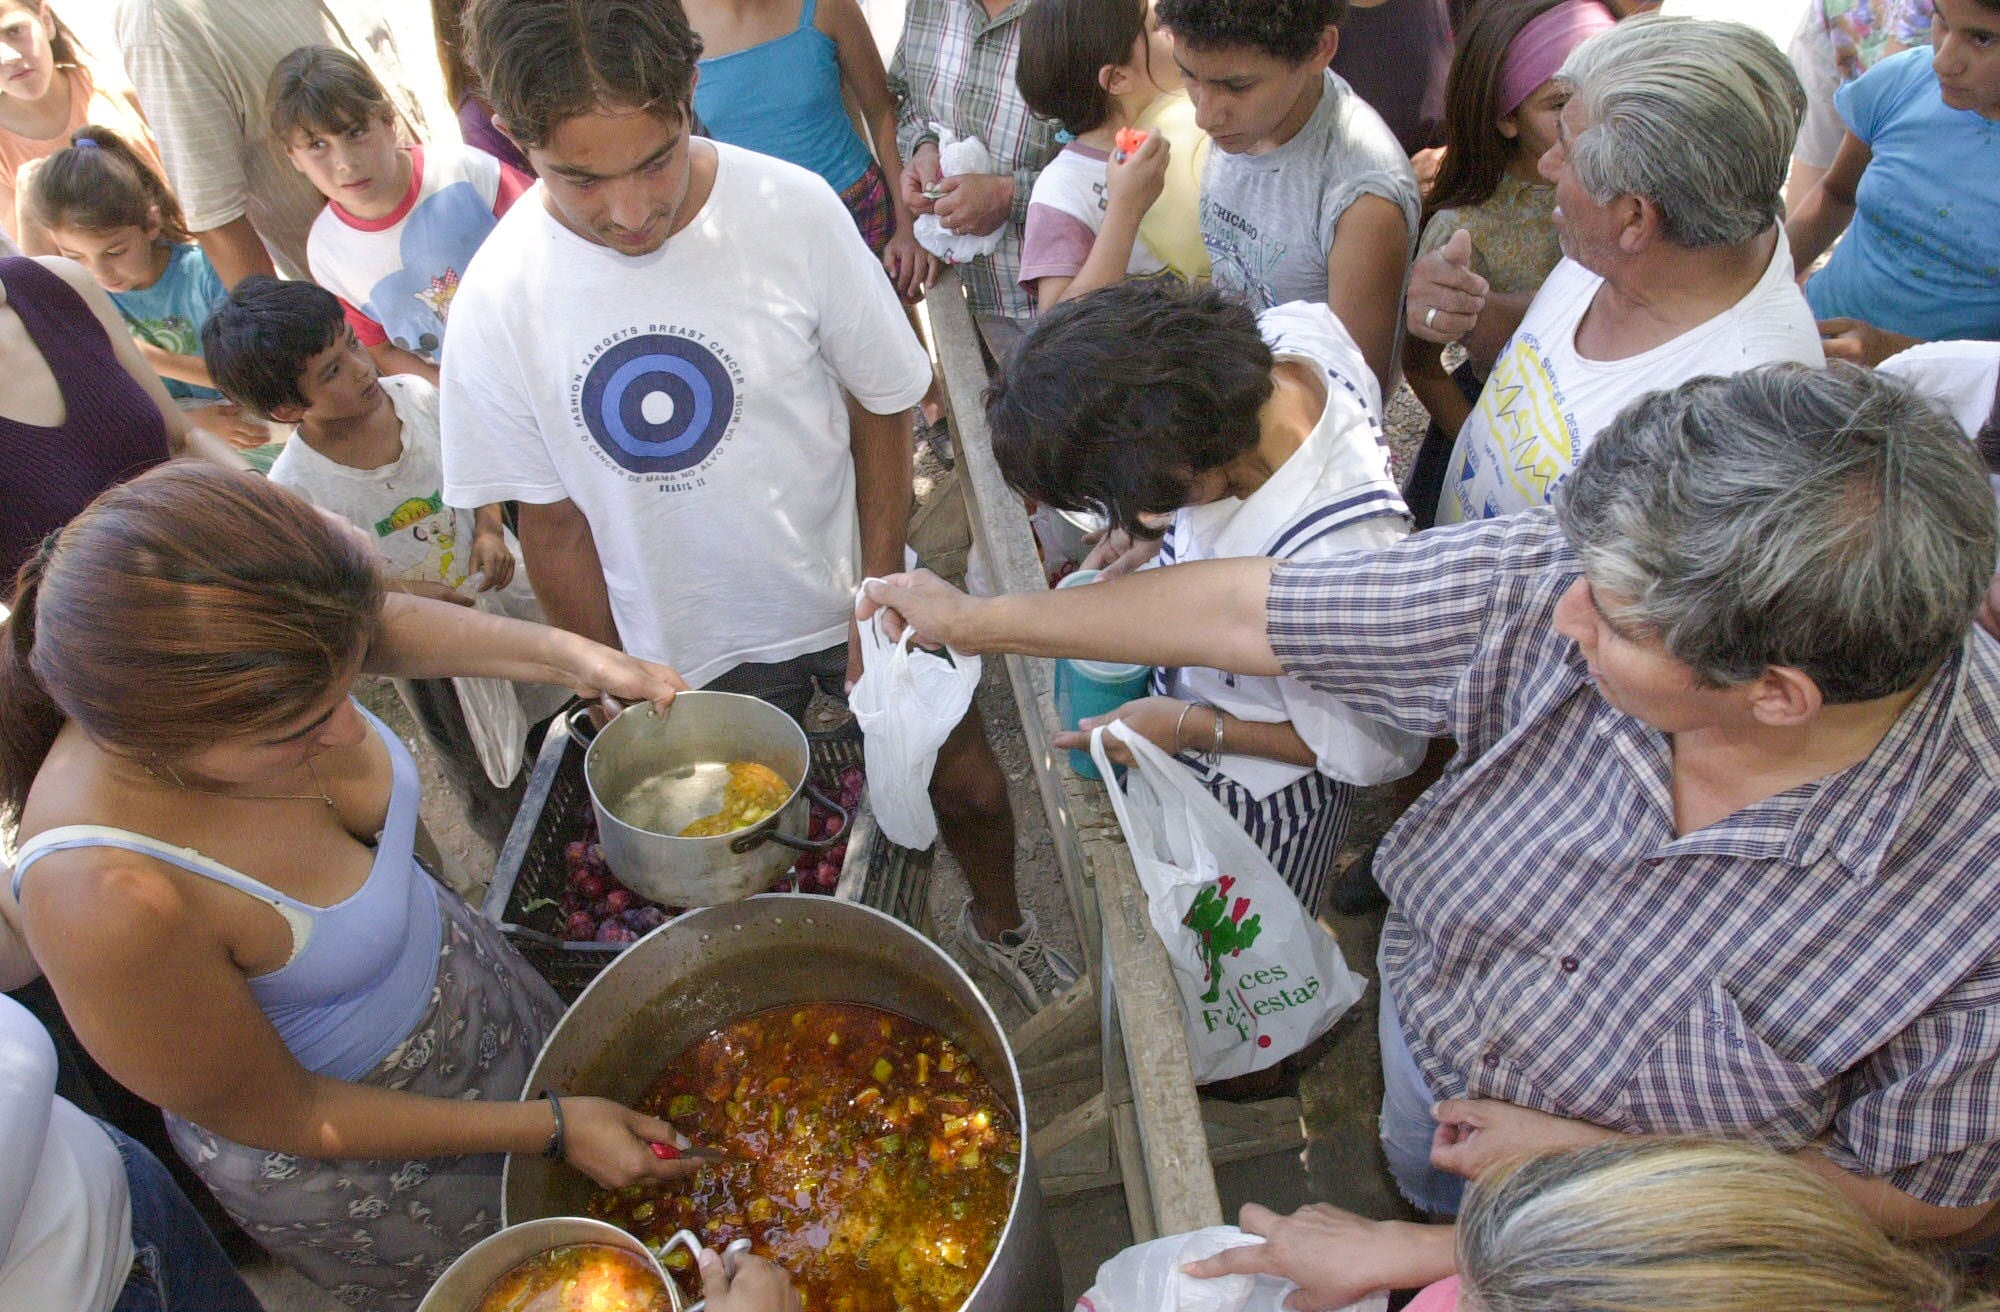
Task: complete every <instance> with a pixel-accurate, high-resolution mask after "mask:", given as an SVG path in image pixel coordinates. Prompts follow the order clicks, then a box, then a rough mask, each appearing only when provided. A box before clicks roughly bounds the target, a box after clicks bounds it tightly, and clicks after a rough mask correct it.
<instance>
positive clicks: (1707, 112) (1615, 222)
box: [1407, 16, 1824, 524]
mask: <svg viewBox="0 0 2000 1312" xmlns="http://www.w3.org/2000/svg"><path fill="white" fill-rule="evenodd" d="M1558 77H1559V78H1560V79H1562V80H1563V81H1565V82H1567V83H1569V85H1570V86H1571V88H1572V89H1573V95H1572V98H1571V100H1570V102H1569V104H1568V105H1567V106H1566V107H1565V108H1564V110H1563V112H1562V117H1561V119H1560V123H1559V128H1558V135H1557V141H1556V144H1555V146H1554V147H1552V148H1551V149H1550V150H1549V152H1548V154H1546V155H1544V156H1543V157H1542V160H1541V169H1542V174H1543V176H1545V177H1547V178H1548V179H1549V180H1550V181H1552V182H1554V183H1555V184H1556V210H1555V214H1554V216H1553V218H1554V222H1555V225H1556V231H1557V233H1558V234H1559V235H1560V236H1561V238H1562V248H1563V255H1564V257H1565V258H1564V259H1563V261H1562V263H1561V264H1559V265H1557V266H1556V268H1555V271H1554V272H1552V273H1551V274H1550V275H1549V277H1548V281H1546V282H1545V283H1543V284H1542V288H1541V290H1540V292H1538V293H1537V294H1536V296H1535V299H1534V301H1533V303H1532V304H1530V305H1529V306H1528V309H1527V312H1526V316H1525V317H1524V318H1522V319H1521V320H1520V322H1519V326H1518V328H1513V329H1512V335H1511V337H1508V336H1507V333H1508V330H1509V328H1510V327H1511V325H1507V324H1505V323H1501V322H1498V320H1500V319H1501V318H1502V317H1504V313H1505V307H1502V306H1498V305H1496V306H1493V307H1490V308H1489V307H1487V306H1486V305H1485V304H1484V298H1483V295H1481V294H1476V293H1483V290H1484V280H1483V279H1481V278H1479V277H1478V276H1477V275H1476V274H1474V273H1473V272H1472V270H1471V268H1470V267H1469V266H1466V265H1464V264H1462V263H1458V264H1454V263H1452V262H1451V260H1450V259H1449V258H1447V257H1446V256H1444V255H1443V254H1442V253H1437V254H1433V255H1432V256H1428V257H1426V259H1425V260H1424V261H1420V262H1419V267H1418V268H1417V269H1416V270H1415V271H1414V272H1413V274H1412V277H1411V286H1410V292H1409V296H1408V300H1407V319H1408V326H1409V329H1410V331H1411V332H1413V333H1416V334H1417V335H1418V336H1420V337H1424V338H1427V339H1429V340H1432V341H1451V340H1455V339H1457V338H1459V337H1463V336H1467V335H1468V334H1479V335H1480V336H1481V337H1482V338H1483V339H1484V340H1486V341H1487V342H1493V341H1494V340H1495V338H1496V336H1497V337H1498V338H1500V339H1503V340H1505V343H1506V344H1505V346H1504V347H1503V348H1501V349H1500V350H1499V352H1498V356H1497V358H1496V359H1495V361H1494V365H1493V370H1492V373H1491V374H1490V375H1489V376H1488V377H1487V381H1486V388H1485V391H1484V392H1482V393H1481V394H1480V397H1479V403H1478V405H1477V406H1475V407H1474V409H1473V412H1472V416H1471V418H1469V419H1467V420H1466V422H1465V427H1464V428H1463V429H1462V430H1460V432H1459V434H1458V445H1457V447H1456V448H1455V449H1454V450H1453V452H1452V455H1451V459H1450V462H1449V464H1448V465H1447V467H1446V474H1445V486H1444V492H1443V495H1442V496H1441V497H1440V498H1439V501H1438V513H1437V517H1438V522H1439V523H1441V524H1448V523H1456V522H1460V521H1463V520H1470V519H1485V518H1489V517H1491V516H1493V515H1506V514H1512V513H1513V512H1515V511H1518V510H1526V509H1528V508H1529V507H1531V506H1539V505H1543V504H1545V503H1546V502H1547V501H1548V499H1549V494H1550V493H1551V492H1552V491H1553V490H1554V488H1555V486H1556V484H1557V483H1558V482H1560V481H1561V480H1562V478H1563V476H1564V475H1565V474H1566V473H1568V472H1569V469H1570V466H1571V465H1573V464H1574V463H1575V461H1576V458H1577V457H1578V456H1579V455H1581V454H1582V453H1583V451H1584V449H1585V448H1586V447H1587V446H1589V444H1590V442H1591V441H1592V440H1593V439H1594V438H1595V437H1596V436H1597V434H1598V432H1599V430H1601V429H1602V428H1603V427H1604V426H1605V425H1606V424H1608V423H1610V422H1611V419H1612V417H1613V416H1614V415H1616V414H1617V413H1618V412H1619V411H1620V410H1622V409H1624V408H1625V406H1626V405H1627V404H1628V403H1629V402H1631V401H1632V400H1633V399H1634V398H1635V397H1637V396H1639V395H1640V394H1641V393H1643V392H1647V391H1650V390H1652V389H1653V388H1656V387H1670V386H1672V385H1673V384H1675V383H1678V382H1680V381H1682V380H1683V379H1687V378H1695V377H1699V376H1700V375H1702V374H1726V373H1735V372H1736V371H1737V370H1740V369H1748V368H1750V367H1751V366H1753V365H1759V364H1765V363H1768V362H1771V361H1777V360H1794V361H1798V362H1799V363H1802V364H1813V365H1817V364H1821V363H1823V362H1824V357H1823V356H1822V355H1821V352H1820V344H1819V330H1818V329H1817V327H1816V326H1815V325H1814V323H1813V317H1812V311H1811V310H1810V309H1809V308H1808V307H1807V306H1806V303H1805V298H1804V297H1803V296H1802V295H1800V293H1799V290H1798V288H1797V286H1796V285H1795V284H1794V281H1793V276H1792V263H1791V254H1790V251H1789V249H1788V248H1787V245H1786V243H1785V240H1784V232H1783V230H1782V229H1781V228H1780V227H1779V225H1778V221H1777V220H1778V216H1779V214H1780V212H1781V210H1780V199H1779V197H1780V192H1781V191H1782V189H1783V187H1784V182H1785V170H1786V167H1787V165H1788V163H1789V161H1790V158H1791V149H1792V138H1793V137H1794V136H1795V135H1796V133H1797V131H1798V125H1799V116H1800V115H1801V114H1802V113H1803V112H1804V108H1805V93H1804V92H1803V91H1802V90H1801V89H1800V87H1799V81H1798V75H1797V74H1796V73H1794V72H1793V71H1792V66H1791V64H1790V63H1789V62H1787V60H1786V59H1785V56H1784V55H1783V54H1782V53H1780V52H1779V50H1778V48H1777V47H1776V46H1775V45H1773V44H1772V43H1771V41H1770V40H1769V38H1767V37H1765V36H1764V35H1763V34H1762V33H1760V32H1758V31H1756V30H1755V29H1753V28H1749V27H1745V26H1743V25H1741V24H1738V23H1716V22H1707V21H1702V20H1697V19H1691V18H1660V17H1657V16H1648V17H1643V18H1633V19H1628V20H1626V21H1625V22H1623V23H1620V24H1619V25H1618V26H1617V27H1614V28H1612V29H1611V30H1610V31H1607V32H1604V33H1602V34H1601V35H1599V36H1596V37H1593V38H1592V39H1591V40H1589V41H1586V42H1585V43H1584V44H1583V45H1581V46H1579V47H1577V49H1576V50H1575V52H1574V53H1572V54H1571V55H1570V57H1569V60H1568V61H1567V62H1566V63H1565V64H1564V65H1563V69H1562V72H1561V73H1560V74H1558ZM1453 249H1456V248H1455V247H1454V248H1453ZM1489 315H1490V316H1492V318H1493V319H1494V320H1495V322H1488V321H1487V320H1488V316H1489ZM1487 349H1488V350H1491V349H1492V347H1491V346H1489V347H1488V348H1487Z"/></svg>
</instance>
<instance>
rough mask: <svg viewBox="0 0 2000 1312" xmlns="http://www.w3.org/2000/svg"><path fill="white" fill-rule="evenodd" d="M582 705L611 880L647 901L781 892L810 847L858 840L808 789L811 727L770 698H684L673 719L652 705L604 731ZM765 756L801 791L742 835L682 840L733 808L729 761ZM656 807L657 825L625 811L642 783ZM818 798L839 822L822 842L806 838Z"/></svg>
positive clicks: (573, 721) (587, 774) (574, 729)
mask: <svg viewBox="0 0 2000 1312" xmlns="http://www.w3.org/2000/svg"><path fill="white" fill-rule="evenodd" d="M584 715H585V713H584V711H583V710H579V711H577V712H575V713H573V714H572V715H571V717H570V724H569V728H570V732H571V733H572V734H574V735H576V736H577V737H578V738H580V739H585V740H587V741H588V742H589V743H590V746H589V747H588V748H587V749H586V750H585V751H584V754H583V777H584V783H585V784H586V786H587V787H588V788H589V789H590V805H591V808H592V809H593V810H594V811H596V813H597V834H598V841H599V842H600V843H602V844H603V846H604V860H605V863H606V864H607V865H609V866H610V867H611V873H612V874H614V875H617V876H618V878H619V879H620V880H622V881H624V883H625V885H626V886H627V887H629V888H630V889H632V890H633V891H634V892H636V893H639V894H641V895H642V896H645V897H649V898H652V899H653V900H654V901H655V902H663V903H665V904H666V905H668V906H670V907H706V906H714V905H716V904H718V903H722V902H736V901H739V900H741V899H743V898H746V897H749V896H750V895H751V894H753V893H761V892H763V891H765V890H766V889H768V888H770V887H771V885H772V884H773V883H774V882H776V881H777V879H778V877H779V876H780V875H782V874H784V873H785V869H786V867H788V866H790V865H791V864H792V862H793V861H794V860H795V859H796V853H799V852H823V851H825V850H826V849H828V848H830V847H833V846H834V845H835V844H838V843H844V842H846V841H847V829H848V823H849V821H848V815H847V812H845V811H844V810H842V809H841V808H840V807H839V806H838V805H836V804H835V803H834V802H832V801H831V800H829V799H828V798H827V797H826V796H824V795H823V794H821V793H820V792H818V791H817V790H816V789H814V788H813V787H812V785H811V784H810V783H808V782H807V779H806V776H807V774H808V773H810V772H811V770H812V746H811V744H810V743H808V742H807V741H806V734H805V730H803V729H801V728H800V727H799V726H798V723H797V722H796V721H794V720H793V719H792V717H791V716H789V715H786V714H785V713H784V712H783V711H781V710H779V709H778V708H777V707H775V706H773V705H771V704H770V703H769V702H765V701H759V700H758V699H757V698H755V697H745V696H742V695H740V694H737V693H730V692H684V693H682V694H681V695H680V696H678V697H676V698H674V700H673V703H672V704H671V705H670V706H669V707H668V708H667V710H666V712H665V713H664V714H662V713H660V712H659V711H656V710H655V709H654V708H653V705H652V703H650V702H641V703H639V704H637V705H634V706H628V707H626V708H625V709H624V710H623V711H621V712H620V713H619V714H618V715H617V717H616V718H614V719H613V720H612V721H611V723H610V724H608V725H606V726H605V727H604V728H603V729H601V730H598V731H596V733H595V734H594V735H593V733H592V731H591V729H590V728H589V727H588V724H589V722H588V720H587V719H585V718H584ZM732 761H755V762H757V763H758V764H759V765H765V766H769V767H770V768H771V769H772V770H774V771H776V772H777V774H778V776H779V777H780V778H782V779H783V780H784V781H785V782H786V783H787V784H789V785H791V790H792V791H791V794H790V796H789V797H787V798H786V801H785V804H784V805H783V806H782V807H780V808H778V810H777V812H776V813H775V814H773V815H771V816H770V817H768V818H766V819H764V820H761V821H759V822H758V823H756V824H754V825H751V826H749V827H748V828H745V829H739V830H737V831H736V832H735V833H730V834H717V835H715V836H713V837H710V838H682V837H681V836H680V833H679V831H680V830H681V829H683V828H685V827H686V826H687V825H689V824H691V823H693V822H694V821H696V820H699V819H701V818H702V817H703V816H708V815H713V814H715V813H716V812H717V811H719V810H721V809H722V790H723V786H724V785H725V784H727V783H728V782H729V763H730V762H732ZM642 787H643V788H645V789H646V790H647V791H648V792H649V793H650V795H651V801H652V802H653V804H654V805H662V806H664V808H665V809H664V811H663V812H662V813H661V814H659V815H658V816H648V817H646V818H647V819H649V820H653V821H654V823H655V825H656V827H654V828H646V827H642V826H641V825H637V824H633V823H632V822H630V821H629V820H627V819H625V818H624V817H623V816H622V815H621V814H620V807H621V806H623V805H624V804H625V803H626V801H627V799H628V798H629V797H630V796H631V794H632V792H633V790H634V789H636V788H642ZM808 799H810V801H816V802H818V803H819V804H820V805H822V806H825V807H829V808H831V809H832V810H834V811H835V812H837V813H838V814H839V816H840V827H839V828H838V829H836V830H835V831H834V833H832V834H831V835H829V836H828V837H825V838H821V839H812V838H809V837H808V836H807V831H808V828H809V825H810V820H811V814H812V812H811V807H810V804H809V800H808Z"/></svg>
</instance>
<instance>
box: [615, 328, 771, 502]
mask: <svg viewBox="0 0 2000 1312" xmlns="http://www.w3.org/2000/svg"><path fill="white" fill-rule="evenodd" d="M581 402H582V412H583V413H582V416H581V417H582V419H583V424H584V427H585V428H587V429H588V430H589V431H590V435H591V436H592V437H593V438H595V439H596V440H597V445H598V446H599V447H601V448H603V450H604V453H605V454H606V455H608V456H610V457H611V458H612V459H613V460H614V461H616V462H617V463H618V464H619V465H620V466H621V467H623V468H625V469H628V470H630V471H632V472H633V473H635V474H678V473H680V472H682V471H683V470H687V469H692V468H694V467H695V466H696V465H699V464H700V463H701V462H702V461H704V460H706V459H707V458H708V456H709V453H710V452H712V451H714V450H715V448H716V444H717V443H719V442H721V441H722V438H723V435H724V434H726V433H727V432H728V431H729V424H730V421H731V420H732V419H733V418H734V417H735V413H736V387H735V384H734V383H733V382H732V381H731V380H730V377H729V370H728V369H727V368H725V367H724V366H723V363H722V361H721V360H720V359H718V358H717V357H716V354H715V352H713V351H711V350H710V349H709V348H708V347H706V346H703V345H702V344H701V343H699V342H693V341H689V340H688V339H687V338H685V337H670V336H667V335H665V334H661V333H648V334H645V335H643V336H639V337H629V338H627V339H626V340H624V341H622V342H619V343H618V344H617V345H616V346H613V347H612V348H611V349H610V350H608V351H606V352H605V353H604V354H603V355H600V356H598V357H597V359H596V360H594V361H592V362H591V365H590V369H589V371H588V372H587V373H585V374H584V377H583V395H582V398H581Z"/></svg>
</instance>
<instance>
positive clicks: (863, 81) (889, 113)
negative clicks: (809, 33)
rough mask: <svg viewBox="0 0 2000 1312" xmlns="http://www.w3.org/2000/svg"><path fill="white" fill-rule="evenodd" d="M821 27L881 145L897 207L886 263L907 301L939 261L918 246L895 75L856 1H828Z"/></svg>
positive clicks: (879, 158)
mask: <svg viewBox="0 0 2000 1312" xmlns="http://www.w3.org/2000/svg"><path fill="white" fill-rule="evenodd" d="M813 21H814V23H815V25H816V26H817V27H818V28H819V29H820V30H821V31H822V32H824V33H826V34H827V35H828V36H830V37H832V38H833V45H834V57H835V58H836V59H837V60H838V61H839V63H840V80H841V82H842V83H843V84H845V86H846V87H847V89H848V91H849V92H851V93H852V94H853V96H854V101H855V103H856V104H857V105H858V106H860V109H861V118H862V121H863V122H864V123H866V125H867V128H868V137H869V140H870V141H871V142H872V143H873V145H874V147H875V160H876V162H877V163H878V164H880V165H881V166H882V172H883V174H884V175H885V176H886V177H887V178H888V179H889V196H890V201H891V203H892V204H893V205H894V206H895V210H896V235H895V236H894V237H893V238H891V239H890V242H889V249H888V250H887V251H886V252H884V255H883V261H882V263H883V266H884V267H885V268H886V269H888V271H889V281H891V282H892V283H894V284H895V285H896V291H897V293H898V294H899V295H901V296H902V297H903V299H904V300H906V301H914V300H916V299H917V298H918V297H920V296H922V295H923V294H924V292H925V291H926V290H928V289H929V287H930V285H931V284H932V283H933V282H936V281H937V276H938V272H939V266H938V263H937V260H936V259H935V258H934V257H933V256H932V255H931V254H930V252H928V251H926V250H924V248H923V247H921V246H919V245H918V244H917V239H916V222H917V217H916V213H915V211H913V210H911V208H910V202H909V200H908V199H907V198H906V197H905V196H904V195H903V188H902V187H901V186H900V185H899V183H900V180H901V178H902V175H903V157H902V154H901V152H900V151H898V150H897V148H896V97H895V96H894V95H893V94H892V93H891V92H890V90H889V74H888V72H887V71H886V70H885V69H884V68H883V67H882V52H881V51H880V50H878V49H876V46H875V37H874V34H873V33H872V32H870V31H869V30H868V20H867V18H866V17H865V16H863V14H862V12H861V6H860V5H858V4H856V3H855V0H822V2H821V4H820V6H819V8H818V11H817V12H816V13H815V15H814V19H813Z"/></svg>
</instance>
